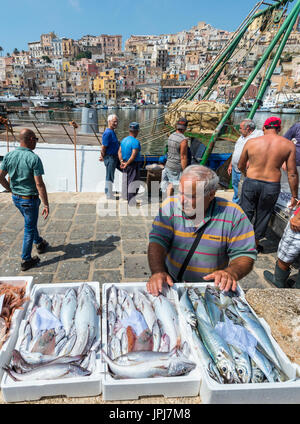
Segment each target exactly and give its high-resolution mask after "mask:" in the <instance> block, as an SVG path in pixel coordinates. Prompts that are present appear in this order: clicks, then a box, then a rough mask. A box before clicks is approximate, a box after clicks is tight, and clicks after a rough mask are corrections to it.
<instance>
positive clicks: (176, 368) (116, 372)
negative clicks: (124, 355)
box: [102, 351, 196, 378]
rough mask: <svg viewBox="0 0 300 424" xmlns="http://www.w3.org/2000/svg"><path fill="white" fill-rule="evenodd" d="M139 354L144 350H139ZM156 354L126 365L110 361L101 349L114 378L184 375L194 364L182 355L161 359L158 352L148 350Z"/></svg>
mask: <svg viewBox="0 0 300 424" xmlns="http://www.w3.org/2000/svg"><path fill="white" fill-rule="evenodd" d="M140 353H141V354H143V353H145V352H140ZM149 353H151V354H152V355H156V356H157V359H153V360H152V361H150V360H145V361H143V362H133V363H132V364H130V365H128V363H127V364H126V365H120V364H117V363H116V362H114V361H112V360H111V359H110V358H109V357H108V356H107V355H106V354H105V352H103V351H102V357H103V359H104V360H105V362H106V363H107V364H108V366H109V368H110V370H111V372H112V374H113V376H114V377H115V378H150V377H158V376H164V377H171V376H177V375H185V374H188V373H189V372H190V371H192V370H193V369H194V368H195V367H196V364H195V363H193V362H191V361H189V360H188V359H184V358H183V357H182V356H181V357H180V358H177V357H176V356H173V355H171V356H168V357H167V358H164V359H161V357H160V355H161V353H159V352H149Z"/></svg>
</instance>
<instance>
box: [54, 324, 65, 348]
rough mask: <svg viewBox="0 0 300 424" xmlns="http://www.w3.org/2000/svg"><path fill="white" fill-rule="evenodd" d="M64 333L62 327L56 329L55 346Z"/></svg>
mask: <svg viewBox="0 0 300 424" xmlns="http://www.w3.org/2000/svg"><path fill="white" fill-rule="evenodd" d="M65 335H66V332H65V330H64V328H62V327H61V328H60V329H58V330H57V331H56V336H55V346H57V344H58V343H59V342H60V341H61V340H62V339H63V338H64V337H65Z"/></svg>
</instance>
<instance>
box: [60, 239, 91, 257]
mask: <svg viewBox="0 0 300 424" xmlns="http://www.w3.org/2000/svg"><path fill="white" fill-rule="evenodd" d="M93 248H94V242H93V241H88V242H82V243H67V244H66V245H65V246H64V252H65V254H66V256H67V257H68V258H74V259H76V258H78V259H79V258H83V257H86V256H88V255H92V254H93Z"/></svg>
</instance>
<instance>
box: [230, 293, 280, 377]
mask: <svg viewBox="0 0 300 424" xmlns="http://www.w3.org/2000/svg"><path fill="white" fill-rule="evenodd" d="M233 302H234V304H235V307H236V311H237V312H238V314H239V316H240V318H241V319H242V321H243V324H244V326H245V327H246V328H247V330H248V331H250V333H251V334H252V335H253V336H254V337H255V338H256V340H257V341H258V343H259V344H260V346H261V347H262V348H263V350H264V351H265V352H266V354H267V355H268V356H269V357H270V358H271V360H272V361H273V362H274V364H275V365H276V366H277V367H278V368H279V369H281V366H280V363H279V361H278V358H277V355H276V352H275V350H274V347H273V345H272V343H271V340H270V338H269V336H268V334H267V333H266V331H265V329H264V328H263V326H262V325H261V323H260V322H259V321H258V319H257V318H256V317H255V316H254V315H253V313H252V311H251V309H250V308H249V307H248V305H247V304H246V303H245V302H243V301H242V300H241V299H240V298H233Z"/></svg>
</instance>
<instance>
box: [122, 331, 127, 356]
mask: <svg viewBox="0 0 300 424" xmlns="http://www.w3.org/2000/svg"><path fill="white" fill-rule="evenodd" d="M126 353H128V337H127V333H126V331H125V332H123V334H122V337H121V354H122V355H126Z"/></svg>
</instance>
